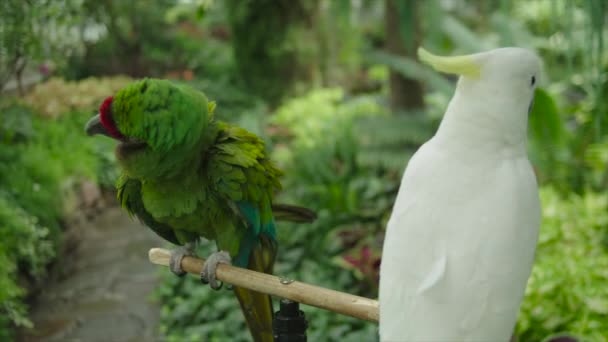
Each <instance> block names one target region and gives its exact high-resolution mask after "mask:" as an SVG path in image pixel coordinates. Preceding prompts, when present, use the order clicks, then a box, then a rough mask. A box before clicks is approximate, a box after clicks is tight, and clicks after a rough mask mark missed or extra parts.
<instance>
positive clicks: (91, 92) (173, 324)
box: [0, 0, 608, 341]
mask: <svg viewBox="0 0 608 342" xmlns="http://www.w3.org/2000/svg"><path fill="white" fill-rule="evenodd" d="M607 14H608V3H607V2H606V1H604V0H512V1H508V0H486V1H473V0H427V1H399V0H158V1H145V0H133V1H118V0H29V1H21V0H3V1H0V90H1V94H0V95H1V99H0V340H2V341H7V340H8V341H10V340H12V339H16V338H17V336H18V334H17V332H18V331H24V330H25V331H30V330H29V329H34V330H35V329H36V326H35V324H33V322H32V320H31V319H30V314H29V312H30V309H31V308H32V307H35V306H36V298H37V297H38V296H39V295H40V293H41V292H44V291H45V284H47V283H48V281H49V279H56V278H59V279H60V278H61V276H58V275H61V274H62V272H63V273H64V272H66V271H65V270H64V269H63V265H64V261H65V260H66V259H69V255H70V254H69V253H70V250H72V249H73V248H74V246H75V245H78V244H79V243H81V241H80V240H81V237H82V236H83V235H82V234H78V230H79V229H84V228H82V227H83V222H86V221H88V220H90V219H91V218H92V217H96V216H99V215H104V212H106V211H107V210H111V209H112V207H113V206H116V203H115V200H114V193H113V186H114V181H115V179H116V176H117V169H116V166H115V161H114V155H113V145H114V143H113V142H112V141H111V140H110V139H106V138H88V137H86V136H85V134H84V132H83V125H84V123H85V122H86V120H87V119H88V118H89V117H90V116H91V115H92V114H93V113H95V112H96V110H97V107H98V105H99V104H100V102H101V101H102V100H103V99H104V98H105V97H107V96H110V95H112V94H113V93H114V92H115V91H117V90H118V89H120V88H121V87H122V86H124V85H126V84H128V83H129V82H130V81H131V80H134V79H138V78H142V77H158V78H167V79H171V80H174V81H175V82H185V83H188V84H190V85H192V86H194V87H196V88H198V89H200V90H201V91H204V92H205V93H206V94H207V96H208V97H209V98H210V99H213V100H215V101H217V110H216V112H217V115H218V116H219V117H220V118H221V119H223V120H226V121H230V122H232V123H237V124H239V125H241V126H243V127H245V128H247V129H249V130H251V131H253V132H255V133H257V134H259V135H260V136H261V137H263V138H264V139H265V140H266V142H267V146H268V148H269V150H270V151H271V154H272V158H273V159H274V160H275V161H276V162H277V163H278V164H279V165H280V167H281V168H282V169H283V170H285V176H284V178H283V180H282V181H283V184H284V191H283V192H282V193H281V194H280V195H279V197H280V199H281V200H282V201H283V202H290V203H297V204H299V205H303V206H307V207H310V208H313V209H314V210H316V211H317V213H318V215H319V218H318V220H317V221H316V222H315V223H313V224H310V225H293V226H291V225H286V224H282V225H280V226H279V228H278V229H279V231H278V236H279V240H280V251H279V257H278V265H277V266H276V267H275V273H276V274H279V275H282V276H287V277H290V278H295V279H298V280H301V281H304V282H309V283H313V284H317V285H320V286H324V287H329V288H332V289H336V290H340V291H345V292H349V293H353V294H358V295H362V296H366V297H371V298H375V297H376V296H377V291H378V285H377V282H378V270H379V269H378V267H379V264H380V255H381V247H382V240H383V231H384V227H385V224H386V221H387V219H388V217H389V215H390V211H391V207H392V203H393V200H394V198H395V196H396V193H397V190H398V186H399V181H400V178H401V173H402V171H403V169H404V167H405V165H406V163H407V161H408V158H409V157H410V156H411V155H412V153H413V152H414V151H415V150H416V149H417V147H418V146H420V145H421V144H422V143H423V142H424V141H426V140H427V139H429V138H430V137H431V136H432V135H433V133H434V131H435V129H436V128H437V126H438V123H439V122H440V120H441V117H442V114H443V112H444V110H445V108H446V105H447V103H448V101H449V99H450V96H451V94H452V92H453V89H454V86H455V79H453V78H451V77H447V76H445V75H441V74H438V73H436V72H434V71H432V70H431V69H429V68H428V67H426V66H423V65H421V64H419V63H418V62H417V61H416V58H415V50H416V48H417V46H419V45H423V46H425V47H426V48H427V49H428V50H430V51H432V52H434V53H436V54H445V55H453V54H467V53H473V52H478V51H482V50H486V49H490V48H495V47H501V46H520V47H527V48H532V49H535V50H536V51H537V52H538V53H539V54H540V56H541V57H542V59H543V60H544V62H545V75H544V77H543V80H542V81H541V87H542V89H540V90H539V91H538V93H537V96H536V101H535V107H534V110H533V113H532V115H531V117H530V124H529V151H530V158H531V160H532V162H533V164H534V167H535V170H536V173H537V177H538V180H539V183H540V188H541V189H540V193H541V200H542V205H543V224H542V228H541V234H540V240H539V245H538V250H537V258H536V263H535V266H534V269H533V273H532V276H531V278H530V281H529V284H528V288H527V291H526V297H525V301H524V303H523V305H522V307H521V313H520V316H519V320H518V325H517V328H516V334H517V336H518V337H519V340H520V341H541V340H542V339H543V338H545V337H547V336H550V335H552V334H555V333H560V332H569V333H572V334H575V335H578V336H580V337H582V338H584V340H586V341H608V192H607V191H606V190H607V186H608V166H607V165H608V115H607V109H608V78H607V76H606V75H607V71H608V45H607V44H606V37H607V36H608V25H606V22H607V21H606V16H607ZM101 202H104V203H106V204H105V205H103V206H102V205H98V203H101ZM125 215H126V214H125ZM108 229H110V227H108ZM141 229H143V228H141ZM74 232H76V233H74ZM148 247H156V246H153V245H149V246H146V248H148ZM212 249H213V248H212V246H208V245H203V246H202V247H201V250H200V253H201V255H205V254H206V253H208V252H209V251H211V250H212ZM144 257H145V256H144ZM100 271H101V270H100ZM152 272H155V275H156V276H158V277H159V279H160V280H159V284H160V285H159V286H157V287H156V289H155V290H154V293H153V299H154V300H155V301H156V302H157V303H158V310H159V315H160V321H159V323H158V326H157V327H155V331H156V333H157V334H158V336H159V339H162V340H167V341H200V340H203V341H247V340H248V339H249V335H248V332H247V330H246V329H245V328H244V321H243V319H242V315H241V313H240V311H239V309H238V304H237V301H236V300H235V299H234V297H233V296H231V295H230V293H229V292H227V291H220V292H215V291H211V290H210V289H209V288H208V287H205V286H201V285H200V284H199V282H198V280H197V279H196V277H184V278H178V277H175V276H173V275H172V274H170V273H169V272H168V271H167V270H165V269H162V270H158V271H155V269H154V270H152ZM303 310H304V311H305V312H306V315H307V318H308V320H309V325H310V327H309V329H308V337H309V340H310V341H374V340H377V326H376V325H375V324H372V323H368V322H363V321H359V320H356V319H353V318H348V317H344V316H340V315H337V314H334V313H331V312H326V311H322V310H318V309H315V308H311V307H303ZM81 324H85V325H86V324H89V322H86V321H85V322H81Z"/></svg>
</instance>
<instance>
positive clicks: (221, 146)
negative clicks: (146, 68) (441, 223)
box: [85, 79, 315, 342]
mask: <svg viewBox="0 0 608 342" xmlns="http://www.w3.org/2000/svg"><path fill="white" fill-rule="evenodd" d="M214 109H215V103H214V102H209V101H208V100H207V98H206V97H205V95H204V94H203V93H201V92H199V91H197V90H195V89H193V88H191V87H188V86H185V85H178V84H174V83H171V82H169V81H165V80H156V79H144V80H142V81H138V82H134V83H132V84H131V85H129V86H127V87H125V88H124V89H122V90H120V91H119V92H118V93H117V94H116V95H115V96H114V97H108V98H107V99H106V100H105V101H104V102H103V103H102V104H101V106H100V109H99V114H98V115H96V116H95V117H93V118H92V119H91V120H89V122H88V123H87V125H86V127H85V130H86V132H87V133H88V134H89V135H93V134H104V135H107V136H110V137H112V138H114V139H116V140H118V141H120V143H119V144H118V146H117V148H116V158H117V160H118V163H119V164H120V166H121V168H122V175H121V176H120V178H119V180H118V183H117V189H118V200H119V202H120V203H121V205H122V207H123V208H125V209H126V210H127V211H128V212H129V213H131V214H133V215H136V216H137V217H138V218H139V219H140V220H141V221H143V223H144V224H146V225H147V226H148V227H149V228H151V229H152V230H153V231H154V232H156V233H157V234H158V235H160V236H161V237H163V238H164V239H166V240H168V241H170V242H172V243H174V244H176V245H180V246H183V247H180V248H178V249H177V250H175V251H173V252H172V257H171V263H170V264H171V265H170V268H171V270H172V271H173V272H174V273H176V274H178V275H181V274H183V273H184V272H183V270H182V269H181V266H180V263H181V259H182V258H183V257H184V255H189V254H192V247H193V244H194V243H195V242H196V241H198V240H199V238H200V237H202V238H205V239H207V240H214V241H215V242H216V244H217V247H218V250H219V251H218V252H216V253H213V254H212V255H211V256H210V257H209V258H207V262H206V263H205V266H204V267H203V271H202V272H201V280H202V281H203V282H205V283H207V282H208V283H209V284H210V286H211V287H212V288H214V289H219V287H221V283H220V284H218V282H217V280H216V279H215V269H216V268H217V264H218V263H230V262H231V260H234V265H236V266H239V267H244V268H249V269H252V270H256V271H259V272H265V273H272V267H273V263H274V260H275V256H276V253H277V241H276V230H275V222H274V218H276V219H284V220H289V221H296V222H310V221H312V220H314V218H315V215H314V213H313V212H311V211H310V210H308V209H305V208H301V207H296V206H290V205H273V203H272V199H273V192H274V191H275V190H278V189H280V187H281V184H280V182H279V176H280V175H281V171H280V170H279V169H277V168H276V167H275V166H274V165H273V164H272V163H271V162H270V160H269V159H268V156H267V155H266V151H265V148H264V142H263V141H262V140H261V139H260V138H259V137H257V136H256V135H254V134H252V133H250V132H248V131H246V130H245V129H242V128H239V127H236V126H233V125H230V124H228V123H225V122H222V121H218V120H215V119H214V115H213V111H214ZM273 216H274V218H273ZM234 292H235V294H236V296H237V298H238V300H239V302H240V304H241V308H242V310H243V313H244V315H245V318H246V321H247V324H248V326H249V329H250V330H251V334H252V336H253V338H254V340H255V341H256V342H257V341H272V339H273V338H272V315H273V311H272V301H271V298H270V296H268V295H264V294H261V293H258V292H253V291H250V290H246V289H243V288H237V287H235V288H234Z"/></svg>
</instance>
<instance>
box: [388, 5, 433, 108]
mask: <svg viewBox="0 0 608 342" xmlns="http://www.w3.org/2000/svg"><path fill="white" fill-rule="evenodd" d="M402 1H404V3H402V4H400V5H399V4H398V0H385V14H384V15H385V17H386V50H387V51H388V52H390V53H392V54H395V55H400V56H406V57H410V58H416V57H415V56H416V48H417V47H418V45H419V44H420V20H419V16H418V14H419V13H418V7H419V5H420V3H419V2H418V1H416V0H402ZM404 17H405V18H407V17H409V20H408V21H409V23H406V22H404V21H403V19H404ZM404 25H407V26H409V27H408V28H407V34H408V35H409V36H407V37H404V36H403V34H402V33H405V32H404V31H405V30H402V27H403V26H404ZM406 42H409V44H406ZM422 95H423V92H422V85H421V84H420V82H418V81H417V80H414V79H411V78H407V77H405V76H403V75H401V74H399V73H397V72H395V71H393V70H391V71H390V104H391V109H392V110H393V111H395V112H397V111H407V110H414V109H420V108H422V107H423V106H424V99H423V96H422Z"/></svg>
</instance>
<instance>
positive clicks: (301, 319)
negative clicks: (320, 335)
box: [272, 299, 308, 342]
mask: <svg viewBox="0 0 608 342" xmlns="http://www.w3.org/2000/svg"><path fill="white" fill-rule="evenodd" d="M307 328H308V322H307V321H306V317H305V316H304V312H302V310H300V304H299V303H297V302H292V301H290V300H289V299H281V304H280V308H279V311H277V312H276V313H275V315H274V320H273V322H272V331H273V335H274V341H275V342H306V329H307Z"/></svg>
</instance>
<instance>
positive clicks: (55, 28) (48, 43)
mask: <svg viewBox="0 0 608 342" xmlns="http://www.w3.org/2000/svg"><path fill="white" fill-rule="evenodd" d="M77 6H78V1H75V0H58V1H45V0H32V1H19V0H6V1H2V3H1V4H0V13H2V16H1V17H0V90H2V88H3V86H4V85H5V83H6V82H7V81H8V80H9V79H10V78H11V77H13V76H16V77H18V78H21V74H22V72H23V70H24V68H25V67H26V65H27V64H28V63H29V62H32V61H33V62H42V61H44V60H45V59H49V58H52V57H56V56H58V55H61V57H62V59H61V60H57V61H56V62H57V64H60V65H63V64H64V63H65V61H66V59H65V57H66V56H70V55H71V54H73V53H74V52H75V51H76V50H77V49H78V47H79V45H80V44H79V40H78V39H77V38H76V37H74V32H75V31H74V30H70V28H72V25H75V23H76V22H77V21H78V16H77V15H75V13H77V11H76V10H75V9H76V8H77Z"/></svg>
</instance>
